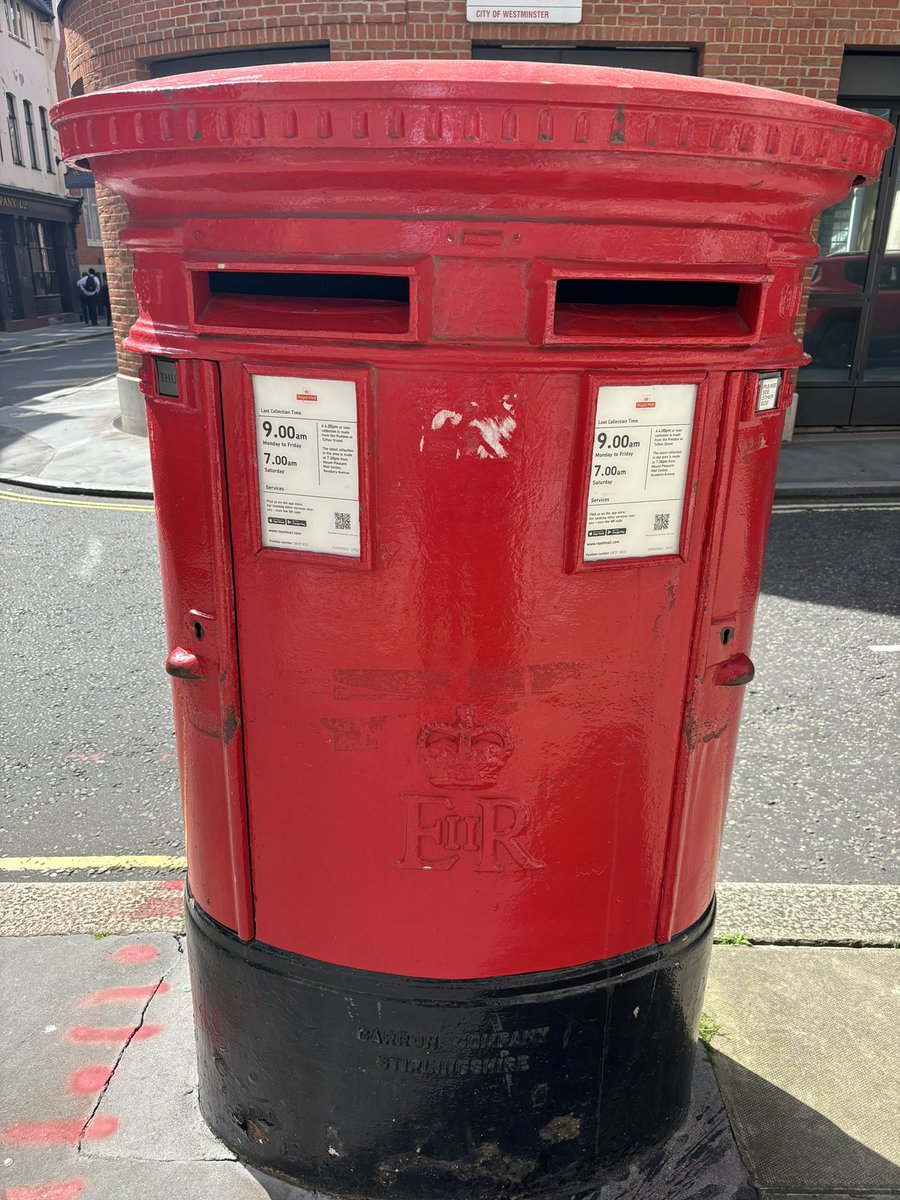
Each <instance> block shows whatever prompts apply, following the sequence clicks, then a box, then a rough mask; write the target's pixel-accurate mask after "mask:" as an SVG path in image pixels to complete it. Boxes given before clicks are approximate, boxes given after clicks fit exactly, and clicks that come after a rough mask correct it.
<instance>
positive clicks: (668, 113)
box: [53, 60, 892, 183]
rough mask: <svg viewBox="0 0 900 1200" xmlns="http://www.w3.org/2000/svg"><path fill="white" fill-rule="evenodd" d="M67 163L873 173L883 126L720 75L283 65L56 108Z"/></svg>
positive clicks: (115, 92) (465, 64) (485, 65)
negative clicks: (491, 155)
mask: <svg viewBox="0 0 900 1200" xmlns="http://www.w3.org/2000/svg"><path fill="white" fill-rule="evenodd" d="M53 119H54V123H55V124H56V125H57V128H58V130H59V135H60V142H61V146H62V152H63V156H64V157H65V158H67V159H69V160H72V159H76V158H81V157H85V156H86V157H87V158H89V159H90V160H92V161H93V160H94V159H96V158H97V157H98V156H102V155H107V154H112V155H121V154H123V153H127V152H128V151H147V150H151V149H152V150H155V151H157V152H158V151H166V150H181V151H187V150H194V151H195V152H196V151H200V150H202V149H206V150H208V149H210V148H212V147H218V148H221V149H226V150H237V149H241V150H243V149H261V148H263V147H265V148H268V149H269V150H271V149H273V148H277V149H296V150H300V149H307V150H308V149H310V148H314V147H316V148H319V149H321V150H326V151H327V150H332V151H333V150H337V149H339V148H346V149H355V150H366V149H368V150H373V149H374V150H385V149H390V150H393V151H400V150H403V149H417V150H421V149H431V150H444V151H447V150H466V151H468V152H470V153H471V152H472V151H479V150H481V151H483V150H503V151H506V152H516V151H518V152H531V153H534V152H535V151H563V152H565V153H567V154H577V153H579V152H581V153H584V154H593V155H596V154H597V153H598V152H603V153H611V154H619V155H621V154H639V155H663V154H665V155H668V156H672V155H674V156H678V157H688V158H704V159H708V160H723V159H725V160H744V161H746V162H754V161H755V162H766V163H769V164H773V165H774V164H778V165H784V166H791V167H800V168H812V169H815V168H820V169H825V170H831V171H839V172H841V173H847V174H849V175H850V176H851V181H852V182H855V183H867V182H871V181H872V180H873V179H874V178H877V175H878V172H879V168H880V164H881V158H882V154H883V151H884V149H885V148H886V146H888V145H889V144H890V141H891V137H892V128H891V126H890V125H888V123H887V122H885V121H882V120H880V119H879V118H877V117H872V116H870V115H868V114H865V113H860V112H856V111H854V110H852V109H848V108H841V107H839V106H837V105H834V104H828V103H825V102H823V101H820V100H815V99H811V98H809V97H806V96H799V95H788V94H785V93H782V92H777V91H773V90H771V89H768V88H759V87H751V86H749V85H746V84H740V83H732V82H726V81H721V80H715V79H707V78H695V77H692V76H684V75H666V74H661V73H656V72H651V71H632V70H623V69H619V68H610V67H589V66H570V65H560V64H554V63H522V62H487V61H476V62H472V61H458V62H457V61H434V60H386V61H360V62H336V63H300V64H292V63H284V64H278V65H273V66H266V67H245V68H240V69H237V70H230V71H203V72H198V73H196V74H191V75H175V76H170V77H166V78H164V79H156V80H150V81H146V82H141V83H132V84H126V85H124V86H121V87H117V88H111V89H108V90H106V91H102V92H95V93H92V94H89V95H85V96H79V97H75V98H73V99H70V100H67V101H64V102H63V103H61V104H59V105H57V106H56V107H55V108H54V110H53Z"/></svg>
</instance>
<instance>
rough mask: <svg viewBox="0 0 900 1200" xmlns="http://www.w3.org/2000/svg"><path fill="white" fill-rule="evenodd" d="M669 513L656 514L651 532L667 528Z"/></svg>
mask: <svg viewBox="0 0 900 1200" xmlns="http://www.w3.org/2000/svg"><path fill="white" fill-rule="evenodd" d="M669 516H670V514H669V513H657V514H656V516H655V517H654V518H653V531H654V533H656V532H658V531H659V530H660V529H668V528H669Z"/></svg>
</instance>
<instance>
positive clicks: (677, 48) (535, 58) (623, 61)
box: [471, 40, 702, 76]
mask: <svg viewBox="0 0 900 1200" xmlns="http://www.w3.org/2000/svg"><path fill="white" fill-rule="evenodd" d="M701 49H702V47H701V46H699V45H696V44H694V43H690V42H669V43H666V42H658V43H653V44H651V43H647V42H629V43H621V42H607V43H603V42H574V43H566V42H562V43H560V42H556V43H540V42H524V41H523V42H499V41H483V42H479V41H477V40H476V41H473V42H472V45H471V56H472V58H473V59H478V60H482V61H483V60H489V61H491V62H557V63H563V64H565V63H571V64H580V65H585V64H586V65H595V66H607V67H626V68H628V69H629V70H633V71H661V72H665V73H667V74H675V75H686V76H697V75H698V74H699V71H700V52H701ZM604 60H606V61H604ZM688 67H690V68H691V69H686V68H688Z"/></svg>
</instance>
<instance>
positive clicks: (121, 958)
mask: <svg viewBox="0 0 900 1200" xmlns="http://www.w3.org/2000/svg"><path fill="white" fill-rule="evenodd" d="M113 958H114V959H115V960H116V962H118V963H123V964H125V965H128V966H130V965H132V964H135V963H148V962H153V961H154V960H155V959H157V958H159V950H157V948H156V946H151V945H149V944H148V943H146V942H133V943H132V944H131V945H129V946H120V947H119V949H118V950H117V951H116V952H115V954H114V955H113Z"/></svg>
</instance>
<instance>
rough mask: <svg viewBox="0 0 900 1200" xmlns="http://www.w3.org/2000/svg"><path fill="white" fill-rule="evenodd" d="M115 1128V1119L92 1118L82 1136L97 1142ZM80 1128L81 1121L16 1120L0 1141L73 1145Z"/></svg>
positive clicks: (18, 1143) (10, 1144)
mask: <svg viewBox="0 0 900 1200" xmlns="http://www.w3.org/2000/svg"><path fill="white" fill-rule="evenodd" d="M118 1128H119V1120H118V1118H117V1117H95V1118H94V1120H93V1121H91V1123H90V1125H88V1127H87V1131H86V1132H85V1133H84V1135H83V1136H84V1137H85V1139H86V1140H87V1141H90V1142H96V1141H100V1140H101V1139H102V1138H108V1137H110V1136H111V1135H112V1134H114V1133H115V1132H116V1130H117V1129H118ZM83 1129H84V1121H19V1122H17V1123H16V1124H15V1125H7V1127H6V1129H4V1130H3V1133H2V1134H0V1141H3V1142H5V1143H6V1144H7V1145H9V1146H76V1145H77V1144H78V1141H79V1139H80V1138H81V1137H82V1130H83Z"/></svg>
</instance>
